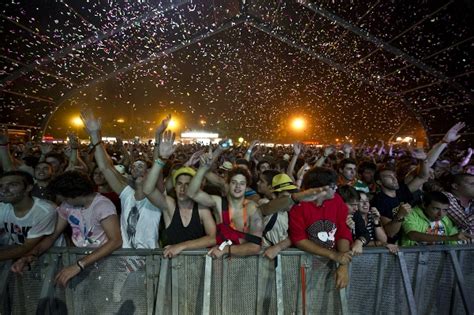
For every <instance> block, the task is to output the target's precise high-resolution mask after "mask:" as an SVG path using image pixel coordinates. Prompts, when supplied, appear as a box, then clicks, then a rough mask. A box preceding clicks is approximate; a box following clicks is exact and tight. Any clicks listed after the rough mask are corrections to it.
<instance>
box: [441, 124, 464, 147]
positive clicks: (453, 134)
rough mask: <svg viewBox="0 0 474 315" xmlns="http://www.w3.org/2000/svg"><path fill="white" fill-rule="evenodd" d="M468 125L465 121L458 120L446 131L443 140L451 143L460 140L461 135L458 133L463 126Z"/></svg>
mask: <svg viewBox="0 0 474 315" xmlns="http://www.w3.org/2000/svg"><path fill="white" fill-rule="evenodd" d="M464 127H466V124H465V123H463V122H458V123H457V124H455V125H454V126H452V127H451V129H449V130H448V132H446V134H445V135H444V137H443V142H445V143H449V142H453V141H456V140H458V139H459V138H460V137H461V135H460V134H458V133H459V131H461V129H462V128H464Z"/></svg>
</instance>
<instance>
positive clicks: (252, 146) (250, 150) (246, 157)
mask: <svg viewBox="0 0 474 315" xmlns="http://www.w3.org/2000/svg"><path fill="white" fill-rule="evenodd" d="M259 143H260V141H259V140H253V141H252V143H250V146H249V148H248V149H247V151H246V152H245V156H244V159H246V160H247V161H249V162H250V159H251V158H252V150H253V149H254V148H255V146H256V145H257V144H259Z"/></svg>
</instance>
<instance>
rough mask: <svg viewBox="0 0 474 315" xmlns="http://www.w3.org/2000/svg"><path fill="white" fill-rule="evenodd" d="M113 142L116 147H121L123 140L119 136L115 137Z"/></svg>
mask: <svg viewBox="0 0 474 315" xmlns="http://www.w3.org/2000/svg"><path fill="white" fill-rule="evenodd" d="M115 143H116V144H117V146H118V147H123V140H122V138H120V137H115Z"/></svg>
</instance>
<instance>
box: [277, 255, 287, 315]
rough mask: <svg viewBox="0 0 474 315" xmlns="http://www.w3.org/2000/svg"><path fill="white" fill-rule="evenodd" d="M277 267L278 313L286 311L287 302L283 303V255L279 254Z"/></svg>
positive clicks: (281, 313)
mask: <svg viewBox="0 0 474 315" xmlns="http://www.w3.org/2000/svg"><path fill="white" fill-rule="evenodd" d="M275 259H276V267H275V283H276V298H277V315H283V314H284V313H285V303H283V275H282V271H281V256H280V254H278V255H277V257H276V258H275Z"/></svg>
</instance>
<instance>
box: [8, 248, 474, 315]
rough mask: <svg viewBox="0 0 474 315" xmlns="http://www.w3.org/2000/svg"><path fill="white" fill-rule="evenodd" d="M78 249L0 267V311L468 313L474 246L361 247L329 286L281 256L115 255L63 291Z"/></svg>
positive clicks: (312, 266) (303, 257)
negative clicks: (58, 280)
mask: <svg viewBox="0 0 474 315" xmlns="http://www.w3.org/2000/svg"><path fill="white" fill-rule="evenodd" d="M85 253H86V251H84V250H83V249H76V248H53V249H51V250H50V251H49V252H48V253H47V254H45V255H43V256H42V257H41V259H40V261H39V262H38V263H37V264H35V265H34V266H33V267H32V269H31V270H30V271H25V272H24V273H23V275H16V274H13V273H12V272H10V271H9V267H10V263H3V264H2V266H1V268H2V269H1V274H0V301H1V303H2V306H1V307H0V312H1V314H278V315H280V314H409V313H410V314H474V308H473V301H472V297H473V294H472V292H474V264H473V263H472V262H473V261H474V245H466V246H424V247H421V246H420V247H416V248H415V247H414V248H404V249H403V250H402V251H401V252H400V253H399V254H398V255H392V254H389V253H388V251H387V250H386V249H384V248H366V249H365V251H364V254H363V255H362V256H358V257H354V259H353V261H352V263H351V265H350V284H349V287H348V288H347V289H345V290H340V291H339V290H336V289H335V277H334V273H335V265H334V263H332V262H330V261H328V260H327V259H323V258H320V257H316V256H312V255H308V254H306V253H304V252H301V251H298V250H294V249H290V250H286V251H283V252H282V253H281V254H280V255H279V256H278V257H277V258H276V259H275V260H274V261H270V260H268V259H267V258H264V257H262V256H251V257H243V258H239V257H231V258H230V259H226V258H224V259H219V260H212V259H211V258H210V257H208V256H206V255H205V254H206V252H205V251H188V252H185V253H182V254H181V255H179V256H178V257H177V258H174V259H164V258H163V257H162V255H161V250H118V251H116V252H114V253H113V255H111V256H110V257H108V258H106V259H104V260H102V261H100V262H98V263H96V264H95V265H93V266H89V267H88V268H86V270H85V271H83V272H82V273H80V274H79V275H78V276H76V277H75V278H74V279H72V280H71V281H70V283H69V285H68V287H67V288H66V289H62V288H59V287H57V286H55V283H54V277H55V274H56V273H57V272H58V270H60V268H61V267H62V266H67V265H70V264H72V263H74V262H75V261H76V260H77V259H80V258H81V257H82V256H83V255H84V254H85Z"/></svg>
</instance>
